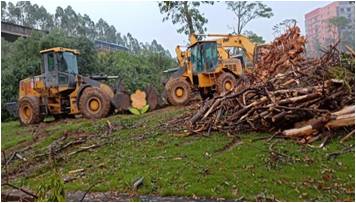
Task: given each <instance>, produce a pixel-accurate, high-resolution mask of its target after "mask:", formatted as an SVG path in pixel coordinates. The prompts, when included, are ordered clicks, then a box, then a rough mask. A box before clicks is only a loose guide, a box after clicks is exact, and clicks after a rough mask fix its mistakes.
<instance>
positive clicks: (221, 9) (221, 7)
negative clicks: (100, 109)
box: [31, 0, 330, 56]
mask: <svg viewBox="0 0 356 203" xmlns="http://www.w3.org/2000/svg"><path fill="white" fill-rule="evenodd" d="M31 2H32V3H37V4H38V5H43V6H44V7H45V8H46V9H47V11H49V12H50V13H52V14H53V13H54V12H55V10H56V7H57V6H61V7H63V8H65V7H66V6H67V5H71V6H72V8H73V9H74V10H75V11H76V12H77V13H78V12H79V13H81V14H88V15H89V16H90V18H91V19H92V20H94V21H95V22H97V21H98V19H99V18H103V19H104V20H105V21H106V22H108V23H109V24H110V25H114V26H115V27H116V30H117V31H118V32H120V33H122V34H126V33H127V32H130V33H131V34H132V35H133V36H134V37H135V38H137V39H138V40H139V41H142V42H151V41H152V40H153V39H156V40H157V41H158V42H159V43H160V44H162V45H163V46H164V47H165V48H166V49H169V50H170V52H171V54H172V55H173V56H174V55H175V54H174V49H175V46H176V45H178V44H186V43H187V36H185V35H183V34H178V33H177V32H176V29H177V28H178V27H179V26H178V25H173V24H172V23H171V22H170V21H166V22H162V17H163V15H162V14H161V13H160V12H159V9H158V6H157V1H144V2H142V1H103V0H101V1H99V0H97V1H89V0H87V1H78V0H77V1H74V0H71V1H65V0H64V1H49V0H47V1H44V0H34V1H31ZM264 3H265V4H267V5H268V6H270V7H271V8H272V11H273V13H274V16H273V17H272V18H270V19H256V20H255V21H253V22H251V23H250V24H248V25H247V27H246V28H245V30H250V31H253V32H255V33H257V34H258V35H260V36H263V38H264V39H265V40H266V41H270V40H272V39H273V38H274V36H273V32H272V27H273V25H275V24H277V23H279V22H281V21H283V20H284V19H290V18H294V19H296V20H297V23H298V25H299V26H300V27H301V29H302V32H303V33H304V14H305V13H307V12H309V11H311V10H313V9H316V8H318V7H322V6H325V5H327V4H328V3H330V2H328V1H265V2H264ZM200 10H201V11H202V12H203V13H204V16H205V17H206V18H207V19H208V20H209V21H208V24H207V28H208V33H229V32H231V31H232V30H231V29H230V28H229V27H231V25H233V24H234V15H233V13H232V11H230V10H227V9H226V5H225V3H224V2H215V4H214V5H213V6H211V5H203V6H201V9H200Z"/></svg>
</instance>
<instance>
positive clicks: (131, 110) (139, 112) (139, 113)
mask: <svg viewBox="0 0 356 203" xmlns="http://www.w3.org/2000/svg"><path fill="white" fill-rule="evenodd" d="M149 107H150V106H149V105H148V104H146V105H145V106H144V107H143V108H142V109H137V108H134V107H131V108H129V111H130V112H131V113H132V114H134V115H141V114H144V113H146V112H147V111H148V109H149Z"/></svg>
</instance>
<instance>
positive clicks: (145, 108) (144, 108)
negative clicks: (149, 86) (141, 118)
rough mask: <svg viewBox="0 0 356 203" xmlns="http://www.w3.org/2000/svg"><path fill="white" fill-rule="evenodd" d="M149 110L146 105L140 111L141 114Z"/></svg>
mask: <svg viewBox="0 0 356 203" xmlns="http://www.w3.org/2000/svg"><path fill="white" fill-rule="evenodd" d="M149 108H150V106H149V105H148V104H146V105H145V106H144V107H143V108H142V109H140V112H141V114H144V113H146V112H147V111H148V109H149Z"/></svg>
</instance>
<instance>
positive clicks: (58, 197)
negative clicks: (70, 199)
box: [37, 170, 65, 202]
mask: <svg viewBox="0 0 356 203" xmlns="http://www.w3.org/2000/svg"><path fill="white" fill-rule="evenodd" d="M37 194H38V201H41V202H64V201H65V192H64V182H63V180H62V178H61V176H60V175H59V172H58V171H57V170H53V173H52V174H51V175H50V176H49V177H47V178H46V179H44V180H43V182H42V183H40V185H39V186H38V188H37Z"/></svg>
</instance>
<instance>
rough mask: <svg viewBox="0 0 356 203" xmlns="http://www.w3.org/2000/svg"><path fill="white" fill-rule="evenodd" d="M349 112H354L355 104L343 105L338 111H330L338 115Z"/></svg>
mask: <svg viewBox="0 0 356 203" xmlns="http://www.w3.org/2000/svg"><path fill="white" fill-rule="evenodd" d="M350 113H355V105H353V106H345V107H344V108H343V109H341V110H340V111H337V112H334V113H332V115H335V116H340V115H344V114H350Z"/></svg>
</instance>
